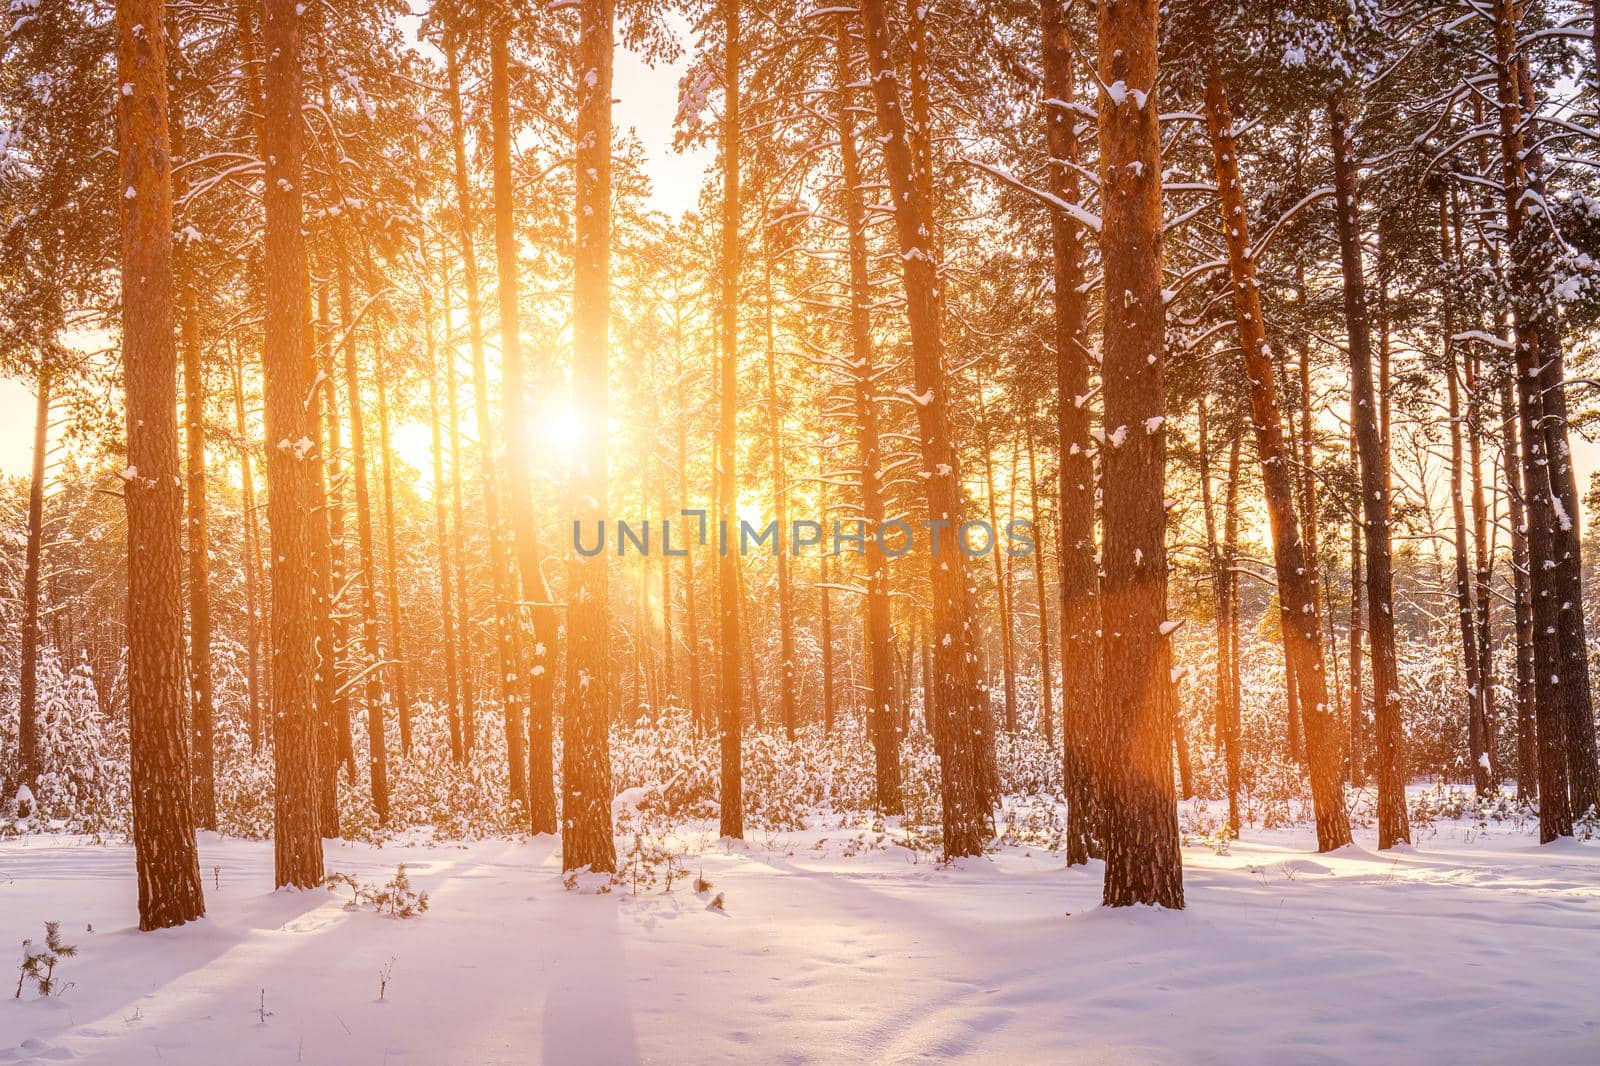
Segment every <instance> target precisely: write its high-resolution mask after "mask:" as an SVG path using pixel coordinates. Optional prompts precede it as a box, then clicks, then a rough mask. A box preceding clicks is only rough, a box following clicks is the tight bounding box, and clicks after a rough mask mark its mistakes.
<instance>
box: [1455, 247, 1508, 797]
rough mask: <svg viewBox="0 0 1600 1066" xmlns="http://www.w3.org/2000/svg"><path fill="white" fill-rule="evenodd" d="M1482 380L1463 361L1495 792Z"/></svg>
mask: <svg viewBox="0 0 1600 1066" xmlns="http://www.w3.org/2000/svg"><path fill="white" fill-rule="evenodd" d="M1460 225H1461V223H1460V219H1459V217H1458V218H1457V220H1456V239H1457V248H1458V255H1457V258H1458V259H1459V258H1460V256H1459V243H1460ZM1481 386H1482V378H1481V375H1480V373H1479V364H1478V357H1477V355H1476V354H1469V355H1468V356H1467V360H1466V390H1467V459H1468V462H1469V466H1468V470H1469V473H1470V474H1471V492H1472V543H1473V551H1474V560H1473V561H1474V563H1475V564H1476V573H1475V576H1474V586H1475V589H1476V592H1475V596H1476V601H1477V618H1476V620H1475V621H1476V626H1477V649H1478V685H1479V686H1480V691H1481V695H1480V697H1479V702H1480V703H1481V704H1482V706H1483V721H1484V746H1485V747H1486V748H1487V749H1488V752H1487V754H1488V756H1489V777H1490V780H1491V781H1492V782H1493V785H1494V787H1495V788H1499V787H1500V780H1501V776H1502V774H1501V765H1500V752H1499V747H1500V745H1499V741H1498V740H1497V739H1496V738H1497V736H1498V734H1499V732H1500V726H1499V713H1498V711H1497V710H1496V708H1495V683H1494V641H1493V633H1492V631H1491V629H1490V620H1489V605H1490V603H1491V602H1492V597H1493V592H1492V590H1491V588H1490V581H1491V579H1492V576H1493V571H1492V570H1491V567H1492V565H1493V562H1492V559H1491V555H1492V551H1491V546H1490V542H1489V508H1488V504H1487V502H1486V500H1485V499H1484V492H1483V402H1482V394H1481Z"/></svg>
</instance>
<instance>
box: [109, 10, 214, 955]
mask: <svg viewBox="0 0 1600 1066" xmlns="http://www.w3.org/2000/svg"><path fill="white" fill-rule="evenodd" d="M165 23H166V15H165V12H164V10H163V8H162V6H161V5H160V4H158V3H155V2H154V0H119V2H118V4H117V81H118V82H119V83H120V84H121V85H122V86H123V87H124V89H123V91H122V92H121V93H119V94H118V96H117V132H118V158H119V164H120V177H121V182H120V185H121V188H122V189H123V193H122V196H121V198H120V199H121V205H122V365H123V374H124V379H123V380H124V383H125V388H126V403H127V429H128V466H127V469H126V470H125V471H124V473H123V498H124V500H125V502H126V504H127V511H128V621H129V625H128V730H129V738H128V744H129V751H130V757H131V760H132V782H131V783H132V788H133V847H134V858H135V865H136V868H137V871H138V878H139V928H140V929H162V928H166V927H167V926H172V925H181V924H183V923H184V922H187V921H190V920H192V919H195V918H199V917H200V916H202V915H203V914H205V900H204V898H203V896H202V893H201V888H200V860H199V856H198V853H197V852H196V850H195V843H194V812H193V808H192V806H191V801H190V795H189V781H188V770H189V768H188V763H187V758H186V752H185V750H184V743H183V717H184V716H183V709H184V703H185V699H184V684H183V576H182V567H183V483H182V481H181V480H180V478H179V469H180V468H179V464H178V396H177V372H178V353H177V350H176V347H175V345H174V343H173V328H172V327H173V306H172V304H173V270H172V177H171V167H172V161H171V156H170V148H169V142H168V136H167V37H166V33H165Z"/></svg>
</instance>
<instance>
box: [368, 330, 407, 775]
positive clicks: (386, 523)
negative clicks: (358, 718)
mask: <svg viewBox="0 0 1600 1066" xmlns="http://www.w3.org/2000/svg"><path fill="white" fill-rule="evenodd" d="M372 376H373V379H374V380H375V381H376V383H377V386H378V455H379V457H380V458H381V460H382V474H383V548H384V560H385V562H386V564H387V566H386V567H385V569H386V570H387V574H386V576H387V578H388V582H387V584H388V588H387V592H388V600H389V603H388V607H389V657H390V659H391V660H392V663H391V665H392V667H393V669H394V706H395V714H396V716H397V717H398V718H399V719H400V754H401V755H405V756H409V755H410V754H411V690H410V687H409V686H408V685H407V683H406V680H407V679H406V651H405V647H406V645H405V634H404V632H403V631H402V630H401V628H400V615H401V609H400V556H399V552H398V550H397V545H396V542H395V528H394V449H393V448H391V447H390V443H389V385H388V382H387V381H386V380H385V379H386V377H387V374H386V373H385V371H384V367H383V364H382V362H381V361H380V362H379V363H378V365H377V366H375V367H374V368H373V372H372Z"/></svg>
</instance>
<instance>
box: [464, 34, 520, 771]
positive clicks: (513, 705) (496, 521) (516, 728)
mask: <svg viewBox="0 0 1600 1066" xmlns="http://www.w3.org/2000/svg"><path fill="white" fill-rule="evenodd" d="M446 43H447V48H446V50H445V58H446V70H447V77H448V78H449V87H450V127H451V137H452V140H453V142H454V145H453V147H454V156H455V186H456V207H457V212H456V213H457V216H458V222H459V230H460V234H461V237H460V239H461V259H462V263H463V265H464V267H465V270H466V285H467V335H468V338H469V340H470V342H471V348H472V384H473V414H474V416H475V419H476V422H477V427H478V459H479V463H480V473H479V477H480V482H481V484H482V487H483V512H484V524H485V525H486V526H487V527H488V538H489V602H490V604H491V605H492V609H493V611H494V638H495V662H496V665H497V666H498V677H499V687H500V702H501V709H502V721H503V722H504V725H505V736H506V764H507V775H508V786H509V793H510V798H511V800H512V802H513V803H521V802H524V801H525V800H526V799H527V796H528V784H527V761H528V760H527V748H526V745H525V743H524V734H523V728H522V698H521V695H520V692H521V687H520V684H519V681H518V671H517V651H516V636H515V632H514V627H513V624H512V614H511V599H512V592H511V564H510V561H509V559H507V550H506V541H505V531H504V529H502V528H501V523H500V486H499V482H498V479H497V475H496V472H495V465H494V422H493V420H492V419H490V417H489V371H488V368H487V363H486V361H485V358H484V353H483V311H482V307H481V304H480V302H479V296H478V293H479V287H478V257H477V254H476V251H475V250H474V247H473V221H472V214H473V212H472V188H471V186H470V185H469V184H468V181H467V150H466V134H465V132H464V130H465V123H464V122H463V120H462V114H461V85H460V70H459V68H458V65H457V56H456V47H455V46H456V44H457V42H456V41H455V40H454V39H453V36H452V39H451V40H449V41H447V42H446ZM463 594H465V589H464V588H463ZM469 734H470V730H469ZM467 750H468V756H469V758H470V756H471V751H472V749H471V746H470V745H469V746H468V749H467Z"/></svg>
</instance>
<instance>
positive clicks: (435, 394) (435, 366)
mask: <svg viewBox="0 0 1600 1066" xmlns="http://www.w3.org/2000/svg"><path fill="white" fill-rule="evenodd" d="M418 280H419V282H420V284H419V286H418V288H420V289H421V290H422V323H423V332H424V339H425V347H426V349H427V354H428V429H429V431H430V432H431V433H432V438H433V439H432V444H433V534H434V540H435V541H436V544H437V548H438V555H439V628H440V632H441V634H442V637H443V641H444V686H445V720H446V722H447V723H448V725H449V728H450V758H451V759H452V760H453V761H455V762H457V763H459V762H461V761H462V759H463V758H464V756H465V752H464V751H463V749H462V746H461V678H460V663H459V661H458V660H457V657H456V626H455V609H456V604H455V597H456V589H455V585H454V584H453V583H452V581H451V576H452V575H451V573H450V509H449V508H450V505H449V502H448V500H447V499H446V495H445V494H446V492H447V491H448V488H447V486H446V482H445V479H444V440H443V436H444V429H443V425H442V423H441V421H440V414H439V345H438V343H437V341H436V340H435V338H434V330H433V299H432V295H431V293H432V279H431V278H430V277H429V276H428V273H427V270H426V268H424V271H423V275H422V277H421V278H420V279H418ZM445 292H446V296H445V299H444V305H445V311H444V320H445V322H446V323H449V321H450V297H449V295H448V293H449V286H448V285H446V286H445ZM448 357H449V353H448V352H447V353H446V358H448Z"/></svg>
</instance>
